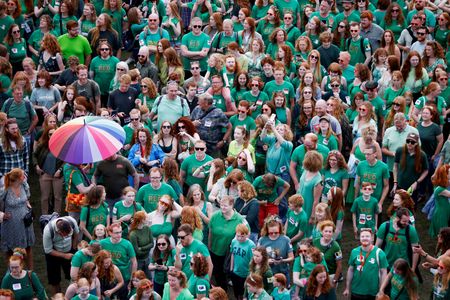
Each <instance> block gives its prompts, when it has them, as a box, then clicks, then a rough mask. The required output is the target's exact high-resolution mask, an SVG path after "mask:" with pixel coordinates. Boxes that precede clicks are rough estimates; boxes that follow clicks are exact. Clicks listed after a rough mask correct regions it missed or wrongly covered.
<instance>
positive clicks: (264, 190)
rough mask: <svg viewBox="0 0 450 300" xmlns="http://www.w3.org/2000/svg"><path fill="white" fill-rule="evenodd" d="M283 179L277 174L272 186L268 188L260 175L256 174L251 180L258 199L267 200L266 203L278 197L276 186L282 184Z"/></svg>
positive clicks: (278, 186)
mask: <svg viewBox="0 0 450 300" xmlns="http://www.w3.org/2000/svg"><path fill="white" fill-rule="evenodd" d="M284 183H285V181H284V180H283V179H281V178H280V177H278V176H277V181H276V182H275V186H274V187H273V188H269V187H268V186H267V185H266V184H265V183H264V181H263V178H262V176H258V177H257V178H256V179H255V181H253V187H254V188H255V190H256V193H257V195H258V200H259V201H267V202H268V203H273V202H274V201H275V199H276V198H277V197H278V194H277V190H278V188H280V187H282V186H283V185H284Z"/></svg>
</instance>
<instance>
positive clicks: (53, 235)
mask: <svg viewBox="0 0 450 300" xmlns="http://www.w3.org/2000/svg"><path fill="white" fill-rule="evenodd" d="M53 214H58V213H56V212H54V213H53ZM53 214H52V215H53ZM43 216H51V215H43ZM43 216H41V217H40V218H39V223H41V218H42V217H43ZM57 219H64V220H65V221H67V222H69V223H70V227H72V230H75V226H76V225H77V224H76V222H75V224H74V223H73V222H72V218H67V217H61V218H59V217H54V218H52V220H51V221H52V222H51V223H50V221H48V222H47V225H48V226H50V235H51V237H52V240H53V238H54V237H55V226H56V220H57ZM47 225H46V226H47ZM41 226H42V225H41ZM44 228H45V226H44ZM42 232H44V230H42Z"/></svg>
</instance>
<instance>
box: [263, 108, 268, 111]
mask: <svg viewBox="0 0 450 300" xmlns="http://www.w3.org/2000/svg"><path fill="white" fill-rule="evenodd" d="M261 110H262V111H270V109H268V108H263V109H261Z"/></svg>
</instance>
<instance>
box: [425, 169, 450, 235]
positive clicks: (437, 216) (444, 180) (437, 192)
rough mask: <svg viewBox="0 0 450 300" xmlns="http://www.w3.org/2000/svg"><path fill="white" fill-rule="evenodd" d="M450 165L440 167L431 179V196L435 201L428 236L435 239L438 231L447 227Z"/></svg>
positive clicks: (449, 210) (448, 218)
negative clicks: (432, 186)
mask: <svg viewBox="0 0 450 300" xmlns="http://www.w3.org/2000/svg"><path fill="white" fill-rule="evenodd" d="M449 170H450V165H443V166H440V167H439V169H438V170H437V171H436V173H435V177H434V178H433V179H432V182H433V185H434V192H433V196H434V199H435V203H436V204H435V205H436V207H435V209H434V213H433V217H432V218H431V224H430V231H429V233H430V236H431V237H432V238H436V237H437V235H438V233H439V230H441V228H443V227H447V226H448V220H450V203H449V202H448V198H449V197H450V191H449V190H448V187H449V186H450V183H449V178H450V174H449Z"/></svg>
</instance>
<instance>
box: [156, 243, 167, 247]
mask: <svg viewBox="0 0 450 300" xmlns="http://www.w3.org/2000/svg"><path fill="white" fill-rule="evenodd" d="M156 245H157V246H158V247H161V246H167V243H157V244H156Z"/></svg>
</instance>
